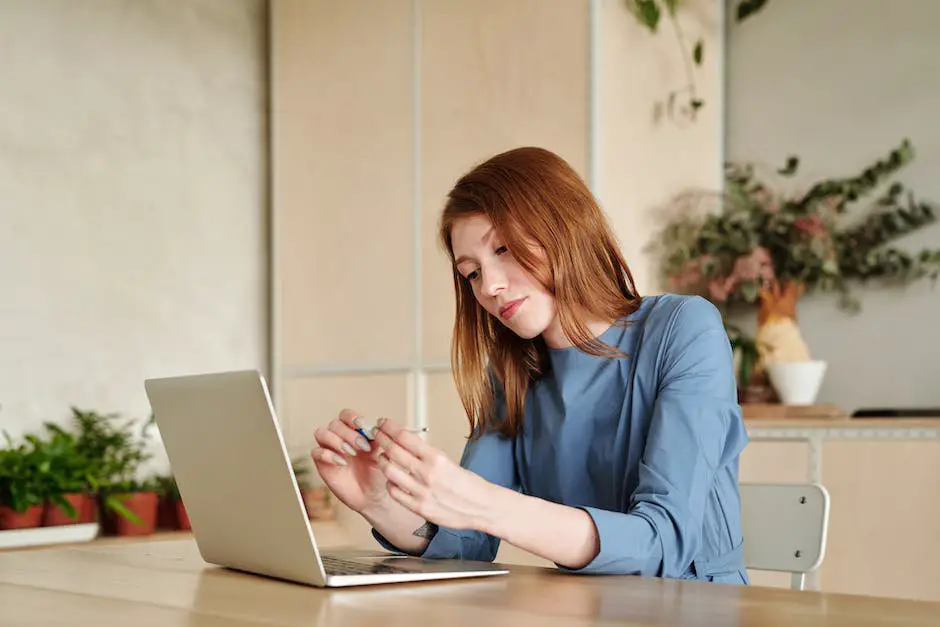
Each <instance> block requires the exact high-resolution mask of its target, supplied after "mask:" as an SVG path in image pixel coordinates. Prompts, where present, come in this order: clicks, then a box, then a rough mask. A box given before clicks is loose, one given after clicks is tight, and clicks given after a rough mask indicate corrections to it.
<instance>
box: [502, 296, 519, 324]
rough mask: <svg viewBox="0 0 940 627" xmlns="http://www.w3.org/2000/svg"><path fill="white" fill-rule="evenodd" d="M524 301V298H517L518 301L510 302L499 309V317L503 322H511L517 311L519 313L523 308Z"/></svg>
mask: <svg viewBox="0 0 940 627" xmlns="http://www.w3.org/2000/svg"><path fill="white" fill-rule="evenodd" d="M524 301H525V299H524V298H517V299H516V300H512V301H509V302H508V303H506V304H505V305H503V306H502V307H500V308H499V316H500V317H501V318H502V319H503V320H509V319H510V318H512V317H513V316H514V315H515V314H516V312H517V311H519V307H521V306H522V303H523V302H524Z"/></svg>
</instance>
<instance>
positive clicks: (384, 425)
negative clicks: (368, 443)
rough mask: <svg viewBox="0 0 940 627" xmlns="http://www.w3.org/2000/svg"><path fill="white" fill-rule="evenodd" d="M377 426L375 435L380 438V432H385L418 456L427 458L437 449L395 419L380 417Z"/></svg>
mask: <svg viewBox="0 0 940 627" xmlns="http://www.w3.org/2000/svg"><path fill="white" fill-rule="evenodd" d="M375 427H376V428H375V434H374V436H373V437H375V438H376V439H378V435H379V434H380V433H384V434H386V435H387V436H388V437H389V438H390V439H391V440H394V441H395V443H396V444H398V445H399V446H401V447H402V448H404V449H405V450H406V451H408V452H409V453H411V454H412V455H415V456H416V457H419V458H426V457H429V456H430V455H432V454H433V453H434V451H435V449H434V448H433V447H432V446H431V445H430V444H428V443H427V442H425V441H424V440H423V439H421V438H420V437H419V436H418V435H417V434H415V433H412V432H411V431H409V430H408V429H406V428H405V427H403V426H402V425H401V424H399V423H397V422H395V421H394V420H390V419H388V418H380V419H379V422H378V424H376V426H375Z"/></svg>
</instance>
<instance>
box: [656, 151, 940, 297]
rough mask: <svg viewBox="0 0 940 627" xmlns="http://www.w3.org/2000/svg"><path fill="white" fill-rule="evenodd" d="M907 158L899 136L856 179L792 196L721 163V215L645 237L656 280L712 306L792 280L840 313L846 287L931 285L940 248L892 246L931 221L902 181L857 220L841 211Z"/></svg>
mask: <svg viewBox="0 0 940 627" xmlns="http://www.w3.org/2000/svg"><path fill="white" fill-rule="evenodd" d="M913 158H914V150H913V147H912V146H911V144H910V142H909V141H908V140H904V141H903V142H901V144H900V145H899V146H898V147H897V148H896V149H894V150H891V151H890V152H889V153H888V154H887V155H886V156H885V157H884V158H882V159H878V160H876V161H875V162H874V163H873V164H871V165H870V166H869V167H867V168H865V169H864V170H863V171H862V172H861V173H860V174H858V175H856V176H850V177H844V178H832V179H825V180H822V181H819V182H817V183H815V184H813V185H811V186H810V187H809V189H808V191H806V192H805V193H802V194H799V193H798V194H793V195H784V194H781V193H778V192H776V191H775V190H773V189H772V188H771V187H770V186H769V185H768V184H767V183H765V182H764V181H763V180H761V179H759V178H758V177H757V176H756V174H755V168H754V166H753V165H751V164H747V165H739V164H729V165H728V166H727V167H726V176H725V178H726V190H725V193H724V194H723V196H722V198H721V201H722V207H721V211H718V212H714V213H709V214H708V215H705V216H699V217H690V216H680V217H679V218H678V219H676V220H674V221H672V222H670V223H669V224H667V225H666V227H665V228H664V229H663V230H662V231H661V232H660V233H659V234H658V236H657V237H654V242H655V244H654V245H653V248H654V249H657V250H658V252H659V255H660V260H661V269H662V272H663V277H662V278H663V279H664V280H665V281H666V282H667V283H668V284H669V286H670V288H671V289H673V290H676V291H683V292H691V293H698V294H701V295H703V296H705V297H707V298H709V299H710V300H712V302H714V303H716V304H717V305H719V306H730V305H734V304H746V305H753V304H755V303H756V302H757V300H758V295H759V293H760V291H761V289H762V288H765V287H767V286H768V285H770V284H772V283H773V282H779V283H786V282H797V283H801V284H803V285H804V286H805V287H806V290H807V292H810V291H814V290H815V291H818V292H836V293H838V294H839V295H840V296H841V299H840V305H841V306H843V307H844V308H846V309H847V310H849V311H857V310H858V307H859V305H858V301H857V299H856V298H855V297H854V296H853V295H852V293H851V291H850V283H851V282H853V281H858V282H868V281H872V280H879V281H881V282H882V283H885V284H893V285H902V284H907V283H910V282H912V281H916V280H919V279H922V278H930V279H932V280H935V279H936V278H937V277H938V275H940V249H936V250H930V249H927V250H923V251H920V252H918V253H908V252H906V251H904V250H901V249H898V248H895V247H893V246H892V244H893V243H894V242H895V241H896V240H898V239H899V238H901V237H902V236H904V235H907V234H909V233H912V232H914V231H916V230H918V229H921V228H923V227H925V226H927V225H929V224H932V223H934V222H935V221H936V212H935V208H934V206H933V205H932V204H930V203H927V202H924V201H919V200H917V199H916V198H915V197H914V195H913V193H911V192H906V190H905V188H904V186H903V185H902V184H901V183H899V182H893V183H890V184H889V185H888V186H887V189H886V191H885V192H884V193H883V194H882V195H880V196H879V197H877V199H876V200H875V201H874V203H873V204H872V205H871V206H869V208H868V212H867V213H866V214H865V215H864V216H863V217H862V218H861V219H859V220H856V221H855V222H849V223H846V219H847V218H848V209H849V206H850V205H853V206H854V205H856V204H857V203H859V202H860V201H862V200H864V199H865V198H866V197H867V196H869V195H870V194H872V193H873V192H874V191H875V190H876V189H877V188H879V187H881V186H883V185H885V184H887V182H888V180H889V179H890V177H891V176H893V175H894V174H896V173H897V172H898V171H899V170H900V169H901V168H903V167H904V166H906V165H907V164H909V163H910V162H911V160H912V159H913ZM798 168H799V160H798V159H797V158H796V157H790V158H789V159H788V161H787V164H786V165H785V166H784V167H783V168H781V169H779V170H777V173H778V174H780V175H781V176H784V177H792V176H794V175H795V174H796V173H797V172H798ZM905 192H906V193H905Z"/></svg>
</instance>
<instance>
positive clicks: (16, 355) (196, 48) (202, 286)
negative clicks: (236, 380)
mask: <svg viewBox="0 0 940 627" xmlns="http://www.w3.org/2000/svg"><path fill="white" fill-rule="evenodd" d="M264 19H265V18H264V4H263V2H261V1H259V0H237V1H233V0H195V1H191V2H186V3H179V2H174V1H172V0H162V1H157V0H153V1H147V2H132V3H128V2H119V1H116V0H83V1H82V2H72V1H71V0H59V1H54V0H47V1H44V2H33V1H30V0H12V1H9V0H8V1H6V2H3V3H0V41H3V50H4V51H3V60H2V62H0V85H2V86H3V96H2V98H0V292H2V296H0V347H2V348H0V355H2V357H0V404H2V405H3V410H2V412H0V427H2V428H4V429H8V430H10V431H11V433H12V434H14V435H16V434H18V433H20V432H21V431H22V430H24V429H32V428H34V427H37V426H38V425H39V423H40V422H41V421H45V420H53V421H56V420H62V419H66V418H67V417H68V412H69V405H71V404H77V405H79V406H82V407H84V408H89V409H98V410H100V411H104V412H112V411H116V412H122V413H126V415H128V416H135V417H141V418H146V417H147V416H148V415H149V411H150V410H149V404H148V403H147V399H146V396H145V394H144V389H143V380H144V378H145V377H148V376H155V375H166V374H177V373H183V372H190V371H200V370H209V369H227V368H240V367H261V368H264V367H265V366H266V361H267V337H266V333H267V331H266V323H267V318H266V315H267V314H266V307H267V305H266V291H267V281H266V272H267V263H266V256H267V249H266V235H265V229H266V226H265V225H266V217H265V216H266V199H265V150H266V142H265V137H264V133H265V98H266V96H265V78H264V61H263V60H264V46H265V40H264Z"/></svg>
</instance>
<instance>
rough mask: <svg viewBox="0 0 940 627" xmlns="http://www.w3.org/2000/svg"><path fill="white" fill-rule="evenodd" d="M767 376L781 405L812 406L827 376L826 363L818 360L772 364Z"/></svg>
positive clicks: (768, 367) (768, 368)
mask: <svg viewBox="0 0 940 627" xmlns="http://www.w3.org/2000/svg"><path fill="white" fill-rule="evenodd" d="M767 374H768V376H769V377H770V383H771V385H773V386H774V389H775V390H776V391H777V396H779V397H780V402H781V403H783V404H784V405H812V404H813V403H815V402H816V395H817V394H819V388H820V386H821V385H822V381H823V377H824V376H825V375H826V362H825V361H822V360H818V359H817V360H812V361H794V362H783V363H775V364H770V365H769V366H767Z"/></svg>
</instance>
